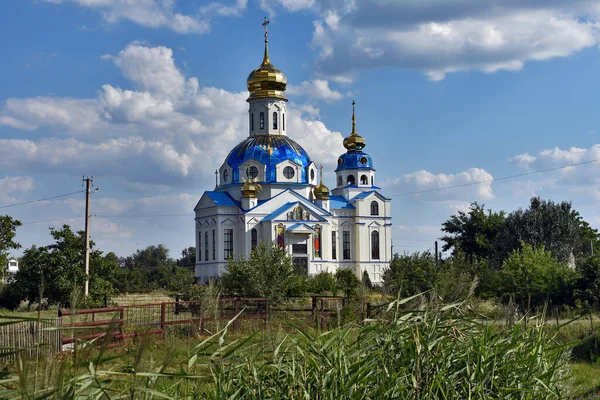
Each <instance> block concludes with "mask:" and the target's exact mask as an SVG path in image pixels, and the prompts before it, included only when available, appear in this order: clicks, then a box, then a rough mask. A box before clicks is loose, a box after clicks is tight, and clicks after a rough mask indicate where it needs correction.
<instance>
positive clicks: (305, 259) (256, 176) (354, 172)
mask: <svg viewBox="0 0 600 400" xmlns="http://www.w3.org/2000/svg"><path fill="white" fill-rule="evenodd" d="M267 46H268V40H267V37H266V34H265V53H264V58H263V62H262V64H261V65H260V66H259V67H258V68H257V69H256V70H254V71H252V72H251V73H250V76H249V77H248V80H247V87H248V91H249V92H250V96H249V98H248V100H247V101H248V103H249V110H248V125H249V126H248V137H247V138H246V139H244V140H243V141H242V142H240V143H239V144H238V145H236V146H235V147H234V148H233V150H231V152H230V153H229V155H228V156H227V158H226V159H225V161H224V162H223V164H222V165H221V166H220V167H219V169H218V172H217V174H218V177H217V178H218V181H217V183H216V187H215V189H214V190H211V191H206V192H204V194H203V195H202V197H201V198H200V201H199V202H198V204H197V205H196V207H195V208H194V211H195V227H196V229H195V231H196V249H197V251H196V271H195V273H196V276H197V277H198V278H199V279H200V281H203V282H207V281H209V280H210V279H214V278H216V277H218V276H219V275H220V274H221V273H222V272H223V271H224V268H225V266H226V265H227V259H228V258H229V257H232V256H233V257H238V256H239V255H244V256H245V257H248V255H249V254H250V251H251V250H252V249H253V248H254V247H256V246H257V244H258V243H259V241H264V242H267V243H271V242H272V243H276V244H278V245H279V246H280V247H281V248H284V249H286V251H287V252H288V253H289V254H290V255H292V257H293V260H294V264H295V265H296V266H297V267H298V268H300V269H302V270H304V271H305V272H306V273H307V274H317V273H319V272H322V271H327V272H331V273H335V272H336V271H337V270H339V269H350V270H352V271H354V272H355V273H356V275H357V276H358V277H359V278H360V277H362V275H363V273H364V271H366V272H367V273H368V274H369V277H370V279H371V282H373V283H374V284H380V283H382V275H383V272H384V270H385V269H386V268H387V266H388V265H389V262H390V260H391V258H392V254H391V251H392V248H391V247H392V246H391V244H392V236H391V200H390V199H389V198H386V197H385V196H383V195H382V194H381V192H380V188H379V187H377V186H375V168H374V166H373V160H372V159H371V156H370V155H369V154H367V153H365V152H364V151H363V150H364V148H365V146H366V141H365V139H364V138H363V137H361V136H360V135H358V133H357V131H356V120H355V117H354V103H353V110H352V132H351V134H350V135H349V136H348V137H346V138H345V139H344V142H343V144H344V147H345V148H346V149H347V151H346V153H344V154H341V155H340V156H339V158H338V159H337V161H336V165H337V168H336V170H335V173H336V185H335V189H333V190H332V191H331V192H330V191H329V189H328V188H327V186H325V185H324V184H323V179H322V170H321V174H320V179H319V168H317V165H316V164H315V163H314V162H313V161H312V160H311V158H310V156H309V155H308V154H307V152H306V151H305V150H304V149H303V148H302V147H301V146H300V145H299V144H298V143H296V142H295V141H294V140H292V139H291V138H290V137H289V136H288V134H289V135H290V136H291V135H293V132H288V130H287V126H286V117H287V115H286V114H287V113H286V111H287V109H286V103H287V98H286V97H285V94H284V92H285V90H286V85H287V78H286V76H285V75H284V74H283V72H281V71H280V70H278V69H277V68H275V67H274V66H273V64H271V61H270V59H269V53H268V47H267Z"/></svg>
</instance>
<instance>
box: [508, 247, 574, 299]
mask: <svg viewBox="0 0 600 400" xmlns="http://www.w3.org/2000/svg"><path fill="white" fill-rule="evenodd" d="M575 276H576V274H575V271H574V270H572V269H571V268H569V267H567V266H566V265H565V264H561V263H560V262H558V261H557V260H556V259H555V258H554V257H553V256H552V253H551V252H549V251H546V250H545V248H544V246H539V247H537V248H534V247H533V246H531V245H530V244H527V243H522V248H521V249H520V250H515V251H514V252H513V253H512V254H511V255H510V256H509V257H508V258H507V259H506V261H505V262H504V264H503V267H502V272H501V282H502V286H503V292H504V294H505V296H506V295H507V296H512V297H514V299H515V301H516V302H517V303H518V304H521V305H522V306H524V307H525V308H526V309H529V308H531V307H538V306H542V305H543V304H544V303H545V302H546V301H550V302H552V303H553V304H562V303H564V301H565V299H566V298H568V299H572V298H573V289H574V283H575Z"/></svg>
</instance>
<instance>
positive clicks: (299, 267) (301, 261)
mask: <svg viewBox="0 0 600 400" xmlns="http://www.w3.org/2000/svg"><path fill="white" fill-rule="evenodd" d="M293 263H294V269H295V270H296V273H297V274H299V275H308V257H294V258H293Z"/></svg>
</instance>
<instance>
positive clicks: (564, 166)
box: [389, 158, 600, 197]
mask: <svg viewBox="0 0 600 400" xmlns="http://www.w3.org/2000/svg"><path fill="white" fill-rule="evenodd" d="M598 161H600V158H596V159H594V160H589V161H583V162H580V163H575V164H569V165H562V166H560V167H553V168H546V169H541V170H538V171H531V172H525V173H522V174H517V175H509V176H502V177H500V178H493V179H486V180H483V181H477V182H469V183H461V184H459V185H452V186H444V187H439V188H434V189H425V190H418V191H416V192H407V193H399V194H392V195H389V197H400V196H409V195H412V194H421V193H430V192H438V191H440V190H446V189H455V188H460V187H465V186H473V185H481V184H482V183H490V182H494V181H505V180H507V179H515V178H522V177H524V176H529V175H536V174H542V173H544V172H550V171H557V170H560V169H566V168H571V167H578V166H580V165H585V164H592V163H595V162H598Z"/></svg>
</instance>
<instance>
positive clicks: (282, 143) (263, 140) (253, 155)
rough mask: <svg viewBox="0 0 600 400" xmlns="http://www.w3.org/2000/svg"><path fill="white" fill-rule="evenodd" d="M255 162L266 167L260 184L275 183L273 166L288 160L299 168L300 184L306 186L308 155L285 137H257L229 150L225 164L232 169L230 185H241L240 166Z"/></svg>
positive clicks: (243, 175) (309, 161)
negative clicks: (264, 175) (250, 161)
mask: <svg viewBox="0 0 600 400" xmlns="http://www.w3.org/2000/svg"><path fill="white" fill-rule="evenodd" d="M248 160H255V161H258V162H259V163H261V164H264V165H265V166H266V177H265V180H264V181H262V180H261V182H264V183H276V182H277V175H276V171H275V166H276V165H277V164H279V163H281V162H282V161H285V160H290V161H292V162H294V163H296V164H298V165H300V166H301V167H302V168H301V177H300V183H303V184H308V176H307V167H308V166H309V165H310V164H311V163H312V161H311V159H310V157H309V156H308V153H306V151H305V150H304V149H303V148H302V146H300V145H299V144H298V143H296V142H294V141H293V140H292V139H290V138H289V137H287V136H285V135H257V136H250V137H249V138H246V139H244V140H243V141H242V142H240V143H239V144H238V145H237V146H235V147H234V148H233V150H231V152H230V153H229V155H228V156H227V159H226V160H225V161H226V163H227V164H229V166H230V167H231V168H232V169H233V171H232V172H233V179H232V181H231V183H232V184H236V183H243V180H242V178H246V172H245V171H240V168H239V167H240V165H242V164H244V163H245V162H246V161H248Z"/></svg>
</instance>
